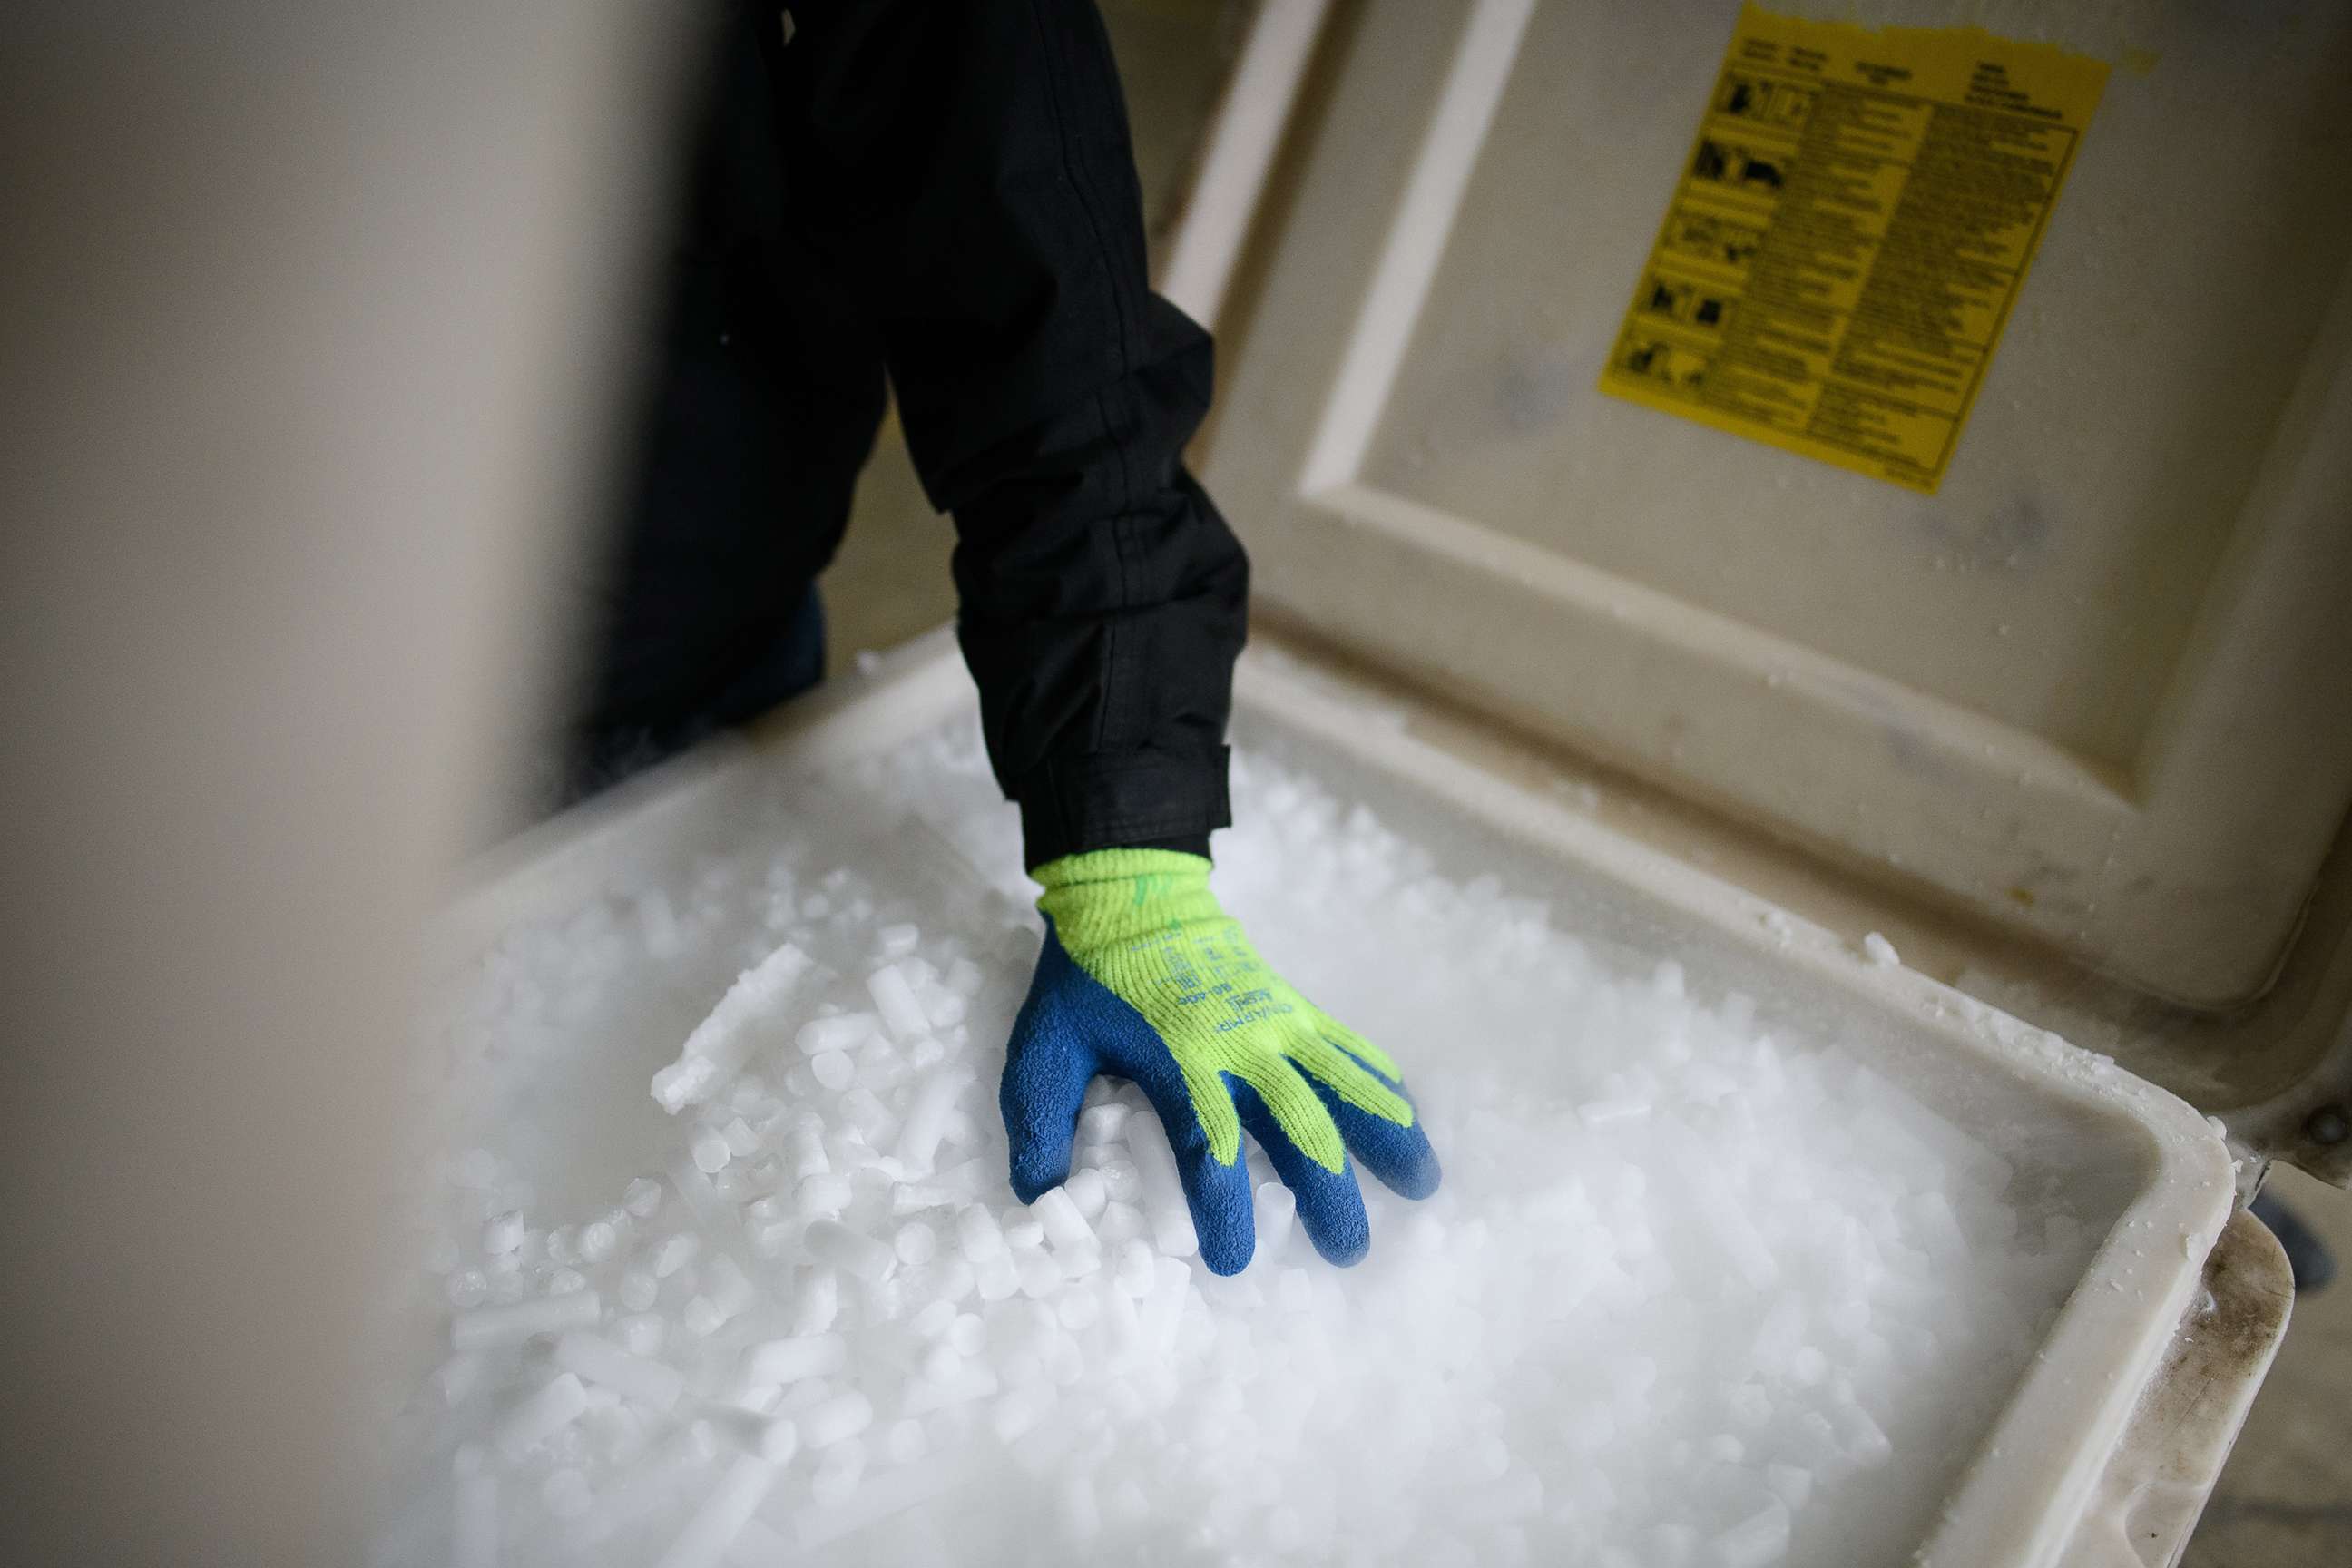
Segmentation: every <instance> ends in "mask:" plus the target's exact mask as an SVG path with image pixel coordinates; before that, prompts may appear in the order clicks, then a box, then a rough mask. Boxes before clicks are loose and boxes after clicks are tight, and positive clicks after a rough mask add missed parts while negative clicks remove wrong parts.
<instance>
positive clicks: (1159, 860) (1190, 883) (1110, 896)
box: [1029, 849, 1226, 968]
mask: <svg viewBox="0 0 2352 1568" xmlns="http://www.w3.org/2000/svg"><path fill="white" fill-rule="evenodd" d="M1029 874H1030V875H1031V876H1032V877H1034V878H1035V879H1036V880H1037V883H1038V885H1039V886H1041V887H1042V888H1044V889H1045V892H1044V893H1043V894H1041V895H1040V896H1039V897H1038V900H1037V908H1038V909H1039V910H1042V911H1044V912H1045V914H1046V915H1048V916H1050V917H1051V918H1052V920H1053V921H1054V929H1055V931H1058V932H1060V933H1061V938H1062V942H1063V945H1064V946H1066V947H1067V948H1069V949H1070V951H1071V952H1075V953H1079V954H1084V955H1087V958H1091V959H1092V960H1093V961H1094V962H1095V963H1104V962H1105V961H1106V960H1108V956H1109V954H1110V953H1112V952H1116V951H1118V950H1119V949H1121V948H1126V947H1129V946H1130V945H1131V944H1133V943H1134V942H1138V941H1139V940H1141V939H1144V938H1148V937H1153V936H1159V935H1162V934H1164V933H1168V932H1171V931H1176V930H1180V929H1181V928H1184V927H1187V926H1197V925H1198V924H1199V923H1200V922H1203V921H1217V922H1224V921H1226V915H1225V911H1224V910H1222V909H1220V908H1219V907H1218V905H1217V898H1216V895H1215V894H1214V893H1212V892H1211V891H1209V862H1208V860H1207V859H1206V858H1204V857H1202V856H1199V855H1185V854H1181V853H1179V852H1178V851H1176V850H1172V849H1089V850H1087V851H1086V852H1085V853H1084V854H1080V855H1065V856H1063V857H1062V858H1060V859H1058V860H1053V861H1048V862H1047V863H1046V864H1045V865H1043V866H1040V867H1038V868H1036V869H1035V870H1034V871H1032V872H1030V873H1029ZM1087 958H1082V959H1081V961H1080V962H1082V963H1084V962H1087ZM1120 967H1121V968H1124V967H1125V965H1123V964H1122V965H1120Z"/></svg>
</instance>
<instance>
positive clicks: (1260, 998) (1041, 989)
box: [1000, 851, 1439, 1274]
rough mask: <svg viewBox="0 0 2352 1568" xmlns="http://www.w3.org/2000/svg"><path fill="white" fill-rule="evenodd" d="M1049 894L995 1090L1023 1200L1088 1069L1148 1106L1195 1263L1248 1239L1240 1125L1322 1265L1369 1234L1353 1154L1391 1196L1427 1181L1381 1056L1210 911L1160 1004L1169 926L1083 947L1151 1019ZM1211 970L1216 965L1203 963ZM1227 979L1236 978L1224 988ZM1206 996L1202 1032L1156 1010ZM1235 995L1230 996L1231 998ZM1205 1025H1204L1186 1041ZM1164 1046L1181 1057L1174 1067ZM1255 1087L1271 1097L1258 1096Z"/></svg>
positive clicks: (1045, 1178) (1050, 1181) (1081, 1092)
mask: <svg viewBox="0 0 2352 1568" xmlns="http://www.w3.org/2000/svg"><path fill="white" fill-rule="evenodd" d="M1105 853H1107V854H1109V853H1116V854H1119V855H1123V856H1129V857H1134V856H1150V855H1156V854H1158V853H1159V852H1154V851H1117V852H1105ZM1090 858H1092V857H1079V858H1077V859H1090ZM1165 858H1167V859H1170V860H1177V859H1189V860H1192V862H1193V864H1194V865H1196V866H1198V867H1199V868H1200V869H1199V871H1198V872H1197V873H1194V874H1195V875H1197V876H1198V877H1199V879H1200V882H1201V889H1200V891H1201V894H1202V896H1205V884H1206V863H1205V862H1202V861H1199V860H1198V859H1197V858H1193V857H1176V856H1172V855H1171V856H1167V857H1165ZM1047 869H1048V870H1052V869H1053V868H1047ZM1042 878H1043V874H1042V873H1041V879H1042ZM1100 885H1101V884H1100V883H1099V882H1098V883H1097V884H1096V886H1097V887H1099V886H1100ZM1048 886H1049V889H1051V888H1053V887H1054V884H1053V883H1050V882H1049V883H1048ZM1154 891H1155V892H1156V889H1155V890H1154ZM1054 896H1055V895H1054V893H1053V892H1052V891H1049V893H1048V895H1047V900H1046V903H1047V906H1048V916H1047V921H1046V931H1045V945H1044V948H1043V950H1042V951H1041V952H1040V953H1039V954H1038V959H1037V972H1036V975H1035V978H1034V980H1033V981H1032V982H1031V984H1030V987H1029V995H1028V998H1027V1000H1026V1001H1024V1003H1023V1005H1022V1008H1021V1012H1020V1016H1018V1017H1017V1018H1016V1019H1015V1020H1014V1022H1013V1037H1012V1040H1011V1043H1010V1046H1009V1047H1008V1049H1007V1052H1006V1058H1005V1068H1004V1079H1003V1088H1002V1091H1001V1094H1000V1100H1001V1102H1002V1107H1003V1113H1004V1126H1005V1131H1006V1133H1007V1136H1008V1139H1009V1141H1010V1143H1011V1146H1012V1178H1013V1192H1014V1193H1015V1194H1016V1195H1018V1196H1019V1197H1020V1199H1021V1200H1022V1201H1023V1202H1024V1203H1030V1202H1034V1201H1035V1199H1036V1198H1037V1196H1038V1195H1039V1194H1042V1193H1044V1192H1045V1191H1046V1189H1048V1188H1050V1187H1054V1186H1056V1185H1059V1184H1061V1182H1062V1181H1063V1180H1064V1179H1065V1178H1066V1177H1067V1176H1068V1174H1069V1167H1070V1145H1071V1142H1072V1139H1073V1137H1074V1134H1075V1131H1076V1122H1077V1116H1078V1110H1079V1107H1080V1104H1081V1102H1082V1101H1083V1100H1084V1098H1085V1095H1086V1091H1087V1084H1089V1083H1090V1082H1092V1081H1093V1079H1095V1078H1096V1077H1097V1075H1099V1074H1104V1073H1108V1074H1111V1075H1114V1076H1116V1077H1120V1078H1125V1079H1129V1080H1131V1081H1132V1082H1133V1083H1134V1084H1135V1085H1136V1086H1137V1087H1138V1088H1139V1089H1142V1091H1143V1093H1144V1095H1145V1097H1146V1098H1147V1099H1148V1100H1150V1102H1151V1106H1152V1109H1153V1110H1155V1111H1157V1112H1158V1114H1159V1118H1160V1125H1161V1127H1162V1128H1163V1129H1164V1130H1165V1131H1166V1132H1167V1135H1168V1142H1169V1145H1170V1147H1171V1149H1172V1150H1173V1152H1174V1153H1175V1157H1176V1169H1177V1172H1178V1174H1179V1175H1180V1176H1181V1179H1182V1182H1183V1185H1184V1195H1185V1198H1186V1200H1187V1202H1188V1204H1189V1205H1190V1207H1191V1209H1192V1225H1193V1228H1194V1230H1195V1231H1196V1232H1197V1233H1198V1235H1199V1237H1200V1244H1201V1257H1202V1261H1203V1262H1205V1263H1206V1264H1207V1265H1208V1266H1209V1268H1211V1269H1212V1270H1213V1271H1214V1272H1216V1273H1219V1274H1233V1273H1237V1272H1239V1271H1240V1270H1241V1269H1242V1268H1244V1266H1245V1265H1247V1264H1248V1262H1249V1260H1250V1256H1251V1254H1252V1252H1253V1251H1254V1250H1255V1236H1254V1230H1255V1226H1254V1223H1253V1217H1252V1212H1251V1194H1250V1184H1249V1173H1248V1172H1249V1167H1248V1165H1247V1163H1245V1162H1244V1161H1243V1160H1242V1159H1241V1158H1240V1147H1239V1137H1238V1130H1241V1129H1245V1130H1246V1131H1248V1132H1249V1134H1250V1135H1251V1136H1252V1137H1254V1138H1255V1139H1256V1140H1257V1141H1258V1143H1259V1145H1260V1147H1262V1148H1263V1149H1264V1150H1265V1152H1266V1155H1267V1157H1268V1159H1269V1161H1270V1162H1271V1163H1272V1164H1273V1165H1274V1168H1275V1171H1276V1173H1277V1174H1278V1175H1279V1176H1280V1177H1281V1178H1282V1180H1283V1182H1284V1183H1285V1184H1286V1185H1288V1186H1289V1188H1290V1189H1291V1191H1292V1193H1293V1194H1295V1195H1296V1197H1297V1216H1298V1223H1299V1226H1300V1228H1301V1229H1302V1230H1304V1231H1305V1232H1306V1233H1307V1238H1308V1240H1309V1241H1311V1242H1312V1243H1313V1244H1314V1247H1315V1248H1316V1250H1317V1251H1318V1252H1319V1253H1321V1254H1322V1256H1323V1257H1324V1258H1327V1259H1328V1260H1329V1261H1331V1262H1333V1263H1337V1264H1349V1263H1353V1262H1355V1261H1357V1260H1358V1259H1359V1258H1362V1257H1363V1255H1364V1252H1365V1249H1366V1247H1368V1246H1369V1244H1370V1226H1369V1225H1368V1224H1367V1222H1366V1219H1365V1215H1364V1204H1363V1196H1362V1194H1361V1193H1360V1192H1359V1191H1358V1189H1357V1185H1356V1177H1355V1169H1354V1166H1355V1163H1358V1162H1360V1163H1361V1164H1362V1165H1363V1167H1364V1168H1365V1169H1366V1170H1369V1171H1370V1172H1371V1173H1373V1174H1374V1175H1376V1176H1378V1177H1379V1178H1380V1179H1381V1181H1382V1182H1384V1183H1385V1184H1388V1185H1389V1186H1390V1187H1391V1188H1393V1189H1395V1190H1396V1191H1397V1192H1399V1193H1401V1194H1404V1195H1405V1196H1407V1197H1415V1198H1418V1197H1425V1196H1427V1195H1428V1194H1430V1193H1432V1192H1433V1191H1435V1190H1436V1187H1437V1184H1438V1175H1439V1173H1438V1166H1437V1159H1436V1155H1435V1154H1434V1153H1433V1152H1432V1151H1431V1149H1430V1146H1429V1140H1428V1137H1427V1135H1426V1134H1425V1133H1424V1132H1423V1131H1422V1128H1421V1125H1420V1119H1419V1118H1418V1117H1417V1116H1415V1115H1414V1114H1413V1113H1412V1108H1411V1102H1410V1100H1408V1099H1406V1097H1405V1095H1404V1090H1403V1087H1402V1084H1401V1083H1399V1082H1398V1081H1397V1079H1396V1077H1395V1075H1394V1071H1393V1068H1391V1067H1390V1065H1389V1064H1388V1062H1387V1059H1386V1058H1384V1057H1380V1056H1379V1053H1377V1052H1376V1051H1373V1050H1372V1049H1371V1047H1368V1046H1364V1045H1363V1044H1362V1042H1361V1041H1360V1039H1358V1038H1357V1037H1355V1036H1353V1035H1351V1034H1349V1032H1348V1031H1346V1030H1345V1029H1343V1028H1341V1027H1340V1026H1338V1025H1336V1024H1333V1023H1331V1022H1330V1021H1329V1020H1328V1019H1327V1018H1325V1017H1324V1016H1322V1015H1321V1014H1320V1013H1319V1012H1318V1011H1317V1010H1316V1009H1315V1008H1313V1006H1312V1005H1310V1004H1308V1003H1307V1002H1306V1000H1305V999H1304V998H1303V997H1299V996H1298V995H1297V993H1296V992H1295V991H1292V990H1291V989H1290V988H1289V987H1288V986H1287V985H1285V984H1282V983H1281V982H1279V981H1278V980H1276V979H1275V978H1274V977H1273V976H1272V975H1271V974H1270V973H1265V972H1264V969H1263V964H1262V963H1260V962H1259V961H1258V960H1257V959H1256V956H1255V952H1251V951H1250V950H1249V949H1248V947H1247V944H1246V943H1245V942H1242V940H1241V938H1240V933H1239V931H1238V928H1235V927H1233V926H1232V924H1231V922H1230V921H1226V920H1224V919H1223V916H1222V912H1221V911H1220V912H1219V913H1218V915H1217V917H1216V918H1217V920H1218V921H1221V922H1222V925H1223V930H1222V931H1218V932H1216V933H1214V934H1215V936H1216V942H1217V945H1211V946H1204V947H1202V949H1201V952H1205V953H1206V954H1207V955H1208V956H1207V958H1206V959H1205V960H1199V962H1198V963H1196V962H1195V961H1196V960H1198V959H1199V955H1198V954H1194V953H1187V954H1182V955H1180V956H1179V960H1178V963H1177V964H1176V966H1175V970H1176V973H1177V974H1178V975H1179V977H1180V979H1181V980H1182V981H1183V982H1184V984H1183V985H1181V986H1180V987H1179V992H1180V994H1177V995H1176V996H1175V997H1174V998H1173V1000H1172V1001H1171V997H1170V996H1169V995H1167V994H1160V992H1158V991H1156V990H1155V989H1154V988H1152V987H1151V986H1150V984H1147V982H1148V981H1149V980H1150V975H1151V973H1156V972H1157V965H1158V964H1159V963H1160V961H1161V959H1162V958H1163V957H1164V956H1165V949H1166V947H1167V945H1168V943H1169V941H1170V940H1171V939H1170V937H1169V935H1168V934H1167V933H1168V932H1170V931H1173V932H1176V933H1178V938H1179V939H1180V940H1181V938H1182V933H1183V932H1184V931H1185V929H1186V922H1182V921H1179V922H1176V923H1174V924H1172V925H1171V926H1169V927H1167V928H1165V929H1164V930H1162V929H1160V928H1157V927H1154V928H1153V929H1152V930H1150V931H1149V933H1148V934H1147V935H1145V936H1143V937H1141V938H1138V937H1135V936H1134V935H1133V932H1132V931H1129V930H1125V929H1123V930H1122V931H1121V936H1120V942H1121V943H1122V944H1123V945H1122V946H1121V947H1120V948H1119V949H1118V954H1115V955H1114V956H1112V957H1110V958H1102V957H1099V956H1097V963H1101V964H1102V965H1103V966H1104V967H1106V968H1108V969H1109V970H1111V971H1112V972H1113V973H1116V974H1118V975H1120V976H1121V977H1124V978H1126V979H1128V980H1129V983H1130V984H1134V985H1135V986H1136V987H1137V988H1138V989H1139V991H1143V992H1144V993H1146V994H1143V995H1142V998H1141V999H1142V1001H1143V1002H1144V1005H1146V1006H1150V1007H1153V1008H1154V1009H1155V1011H1158V1012H1160V1014H1161V1015H1162V1016H1163V1017H1165V1018H1167V1019H1168V1020H1169V1022H1168V1024H1167V1026H1165V1027H1163V1026H1155V1025H1154V1023H1153V1022H1152V1020H1151V1019H1150V1017H1147V1016H1146V1015H1145V1013H1144V1012H1143V1011H1142V1010H1141V1009H1140V1008H1139V1006H1138V1005H1136V1004H1135V1003H1134V1002H1132V1001H1130V1000H1129V999H1128V997H1126V996H1122V995H1121V994H1118V992H1117V991H1114V990H1113V989H1112V988H1111V987H1110V986H1109V985H1107V984H1104V983H1103V981H1101V980H1100V979H1097V977H1096V975H1095V973H1092V972H1091V970H1090V969H1089V967H1088V966H1087V964H1085V963H1081V962H1080V961H1079V960H1078V959H1077V958H1076V957H1074V956H1073V955H1072V953H1071V952H1070V951H1069V949H1068V948H1067V947H1066V945H1065V944H1064V942H1063V940H1062V934H1061V931H1060V929H1059V927H1058V926H1057V924H1056V922H1055V920H1054V918H1053V913H1052V909H1051V902H1052V900H1053V899H1054ZM1123 896H1124V895H1122V897H1123ZM1150 896H1151V895H1150V893H1147V892H1142V891H1139V892H1138V893H1137V894H1136V895H1135V897H1134V902H1133V904H1132V905H1127V904H1121V905H1118V906H1116V907H1117V908H1120V909H1125V908H1140V907H1142V906H1143V904H1144V902H1145V900H1146V899H1147V897H1150ZM1211 907H1212V908H1213V906H1211ZM1157 918H1158V916H1157V914H1156V913H1155V914H1154V916H1153V919H1154V920H1155V921H1156V920H1157ZM1147 923H1148V922H1147ZM1202 923H1203V922H1201V921H1193V922H1192V924H1193V925H1196V926H1197V925H1201V924H1202ZM1147 950H1148V951H1147ZM1092 951H1093V950H1090V952H1092ZM1136 953H1140V954H1143V955H1144V959H1145V960H1148V962H1146V963H1144V968H1145V970H1146V972H1147V973H1146V974H1145V977H1144V979H1142V980H1138V979H1136V978H1135V974H1136V968H1137V965H1136V964H1135V963H1127V962H1125V961H1124V959H1123V957H1122V956H1120V955H1125V954H1136ZM1219 963H1223V964H1224V966H1225V967H1223V969H1222V970H1220V969H1218V968H1216V967H1215V966H1216V965H1217V964H1219ZM1234 976H1238V977H1239V978H1240V980H1241V981H1242V982H1243V983H1244V984H1241V985H1240V987H1239V988H1238V989H1237V988H1236V987H1235V985H1234V983H1233V978H1232V977H1234ZM1211 995H1214V996H1215V997H1216V998H1217V999H1218V1001H1219V1002H1220V1005H1223V1008H1224V1011H1223V1012H1222V1013H1218V1014H1217V1015H1216V1016H1217V1017H1218V1019H1219V1021H1217V1022H1215V1023H1213V1024H1206V1025H1203V1023H1202V1018H1203V1016H1205V1015H1193V1016H1178V1015H1177V1014H1175V1013H1173V1012H1171V1008H1181V1007H1184V1006H1190V1005H1194V1004H1197V1003H1200V1002H1202V1001H1203V1000H1204V999H1205V998H1207V997H1209V996H1211ZM1236 1000H1237V1001H1238V1002H1239V1004H1240V1005H1238V1006H1234V1005H1233V1004H1234V1002H1235V1001H1236ZM1204 1027H1205V1028H1206V1029H1207V1030H1209V1031H1211V1032H1210V1033H1206V1034H1204V1033H1202V1029H1203V1028H1204ZM1171 1034H1172V1035H1174V1036H1175V1037H1176V1041H1177V1044H1176V1046H1175V1047H1171ZM1204 1042H1205V1043H1204ZM1180 1048H1181V1049H1185V1050H1187V1051H1189V1052H1190V1053H1191V1057H1192V1061H1191V1067H1192V1071H1191V1073H1190V1074H1189V1076H1188V1073H1187V1070H1186V1063H1185V1062H1183V1061H1180V1059H1179V1057H1178V1054H1177V1052H1178V1049H1180ZM1372 1058H1377V1060H1375V1059H1372ZM1204 1063H1205V1064H1206V1065H1205V1066H1204V1065H1203V1064H1204ZM1327 1075H1328V1077H1327ZM1358 1075H1360V1080H1359V1076H1358ZM1330 1079H1339V1081H1338V1082H1333V1081H1330ZM1211 1084H1213V1085H1214V1086H1215V1088H1213V1089H1211V1088H1209V1087H1208V1086H1209V1085H1211ZM1261 1089H1265V1090H1267V1091H1269V1093H1271V1094H1272V1095H1273V1096H1274V1097H1275V1101H1274V1103H1269V1098H1268V1094H1267V1093H1261V1092H1260V1091H1261ZM1310 1090H1311V1094H1310V1093H1309V1092H1307V1091H1310ZM1207 1094H1217V1095H1220V1096H1222V1097H1226V1098H1227V1100H1228V1103H1227V1105H1226V1106H1215V1105H1210V1106H1206V1107H1204V1106H1203V1105H1202V1104H1201V1103H1200V1101H1201V1099H1202V1098H1203V1097H1204V1096H1205V1095H1207ZM1368 1105H1369V1106H1371V1107H1372V1109H1367V1108H1366V1107H1367V1106H1368ZM1236 1124H1237V1126H1236ZM1220 1128H1233V1129H1234V1130H1233V1131H1228V1132H1227V1135H1226V1146H1225V1147H1224V1148H1223V1149H1220V1148H1219V1147H1218V1142H1219V1140H1218V1138H1217V1137H1216V1136H1215V1130H1217V1129H1220ZM1140 1135H1142V1136H1149V1134H1148V1133H1146V1134H1140ZM1350 1156H1352V1158H1350Z"/></svg>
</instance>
